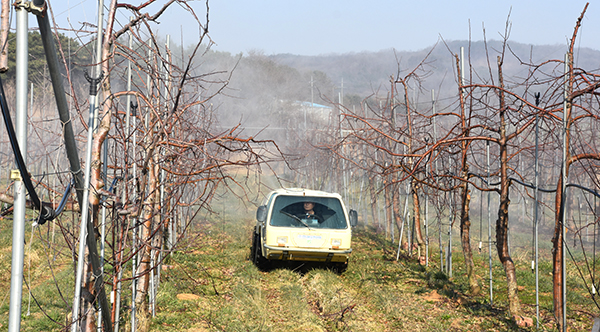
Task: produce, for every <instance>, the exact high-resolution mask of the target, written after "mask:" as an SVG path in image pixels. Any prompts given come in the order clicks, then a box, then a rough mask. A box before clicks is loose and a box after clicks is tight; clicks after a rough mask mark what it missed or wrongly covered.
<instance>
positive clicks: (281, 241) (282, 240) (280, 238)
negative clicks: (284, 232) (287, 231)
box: [277, 236, 288, 247]
mask: <svg viewBox="0 0 600 332" xmlns="http://www.w3.org/2000/svg"><path fill="white" fill-rule="evenodd" d="M287 241H288V237H287V236H278V237H277V245H278V246H280V247H285V246H286V245H287Z"/></svg>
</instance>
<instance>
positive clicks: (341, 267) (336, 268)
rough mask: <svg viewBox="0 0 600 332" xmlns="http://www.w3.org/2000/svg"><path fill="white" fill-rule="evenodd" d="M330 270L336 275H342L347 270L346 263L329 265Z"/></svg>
mask: <svg viewBox="0 0 600 332" xmlns="http://www.w3.org/2000/svg"><path fill="white" fill-rule="evenodd" d="M331 269H332V270H333V272H335V273H336V274H342V273H344V272H346V270H347V269H348V263H347V262H346V263H333V264H332V265H331Z"/></svg>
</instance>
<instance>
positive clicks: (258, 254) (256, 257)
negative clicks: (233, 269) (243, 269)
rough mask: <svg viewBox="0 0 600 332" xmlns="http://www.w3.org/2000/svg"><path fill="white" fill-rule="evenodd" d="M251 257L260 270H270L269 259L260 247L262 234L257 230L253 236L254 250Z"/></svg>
mask: <svg viewBox="0 0 600 332" xmlns="http://www.w3.org/2000/svg"><path fill="white" fill-rule="evenodd" d="M250 259H251V260H252V262H253V263H254V265H256V267H257V268H258V269H259V270H262V271H265V270H268V268H269V261H268V260H267V259H266V258H265V257H264V256H263V254H262V250H261V248H260V234H257V233H256V231H255V232H254V235H253V236H252V252H251V253H250Z"/></svg>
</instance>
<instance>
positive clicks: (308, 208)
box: [304, 202, 315, 211]
mask: <svg viewBox="0 0 600 332" xmlns="http://www.w3.org/2000/svg"><path fill="white" fill-rule="evenodd" d="M314 207H315V203H313V202H304V211H312V209H313V208H314Z"/></svg>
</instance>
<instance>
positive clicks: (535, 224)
mask: <svg viewBox="0 0 600 332" xmlns="http://www.w3.org/2000/svg"><path fill="white" fill-rule="evenodd" d="M539 105H540V93H539V92H538V93H536V94H535V106H539ZM538 120H539V119H538V112H537V111H536V114H535V191H534V208H533V209H534V210H533V229H534V240H533V243H534V251H535V260H534V266H535V317H536V322H535V326H536V330H539V329H540V287H539V270H538V258H539V256H538V254H539V253H538V219H539V217H538V199H539V197H538V186H539V167H540V166H539V160H538V143H539V142H538V138H539V122H538Z"/></svg>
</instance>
